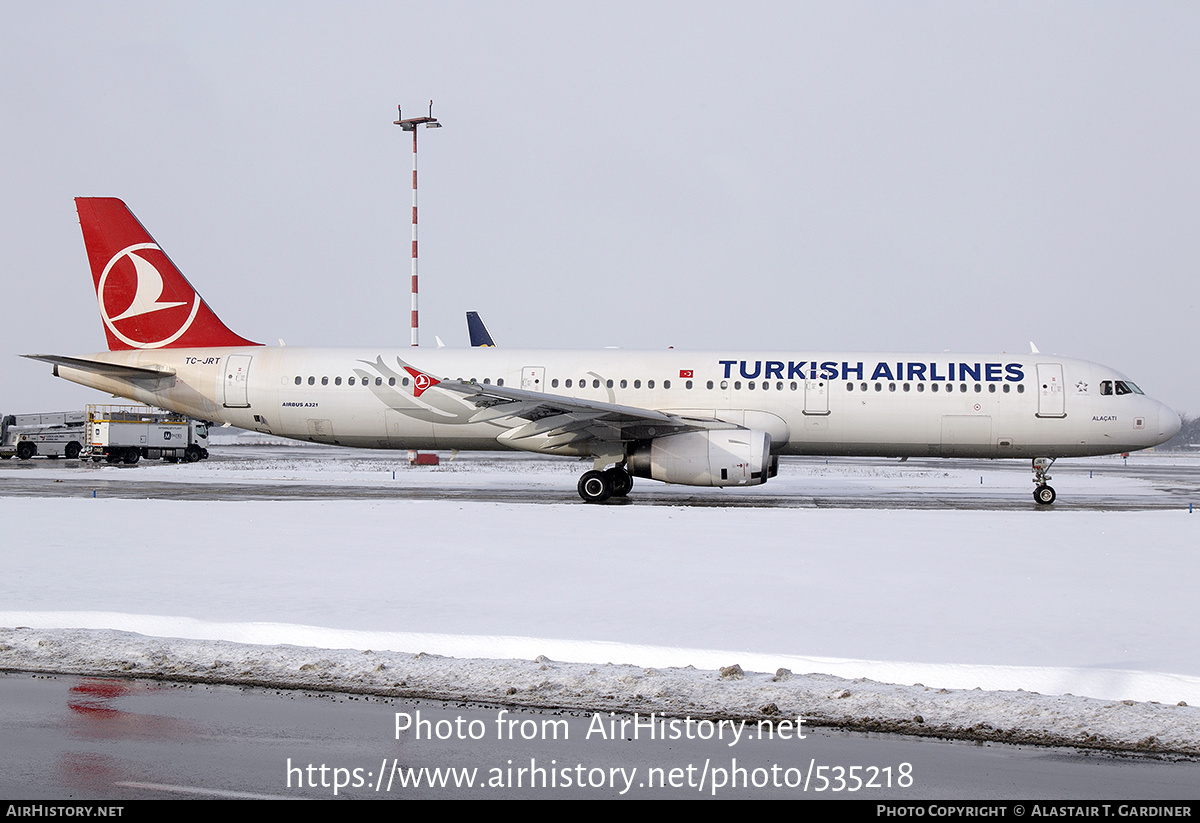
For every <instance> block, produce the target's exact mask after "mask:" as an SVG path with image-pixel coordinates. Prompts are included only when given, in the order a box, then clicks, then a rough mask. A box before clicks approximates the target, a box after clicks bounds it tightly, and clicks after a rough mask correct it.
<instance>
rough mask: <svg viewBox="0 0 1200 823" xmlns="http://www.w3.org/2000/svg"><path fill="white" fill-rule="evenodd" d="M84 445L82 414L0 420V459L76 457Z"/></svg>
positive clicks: (61, 413) (56, 413)
mask: <svg viewBox="0 0 1200 823" xmlns="http://www.w3.org/2000/svg"><path fill="white" fill-rule="evenodd" d="M86 443H87V414H86V412H82V411H68V412H45V413H42V414H8V415H5V416H4V417H3V418H0V458H3V459H5V460H8V459H9V458H10V457H13V456H16V457H19V458H20V459H22V460H28V459H30V458H31V457H50V458H58V457H65V458H67V459H68V460H74V459H75V458H77V457H79V454H80V452H82V451H83V447H84V445H85V444H86Z"/></svg>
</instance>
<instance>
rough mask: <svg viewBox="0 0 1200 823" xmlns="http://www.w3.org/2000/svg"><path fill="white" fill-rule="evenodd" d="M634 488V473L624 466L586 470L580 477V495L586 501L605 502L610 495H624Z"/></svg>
mask: <svg viewBox="0 0 1200 823" xmlns="http://www.w3.org/2000/svg"><path fill="white" fill-rule="evenodd" d="M632 488H633V475H632V474H630V473H629V472H628V471H627V470H626V469H625V467H624V466H613V467H612V468H611V469H605V470H604V471H595V470H593V471H590V472H584V473H583V477H581V478H579V496H580V497H582V498H583V502H585V503H603V502H604V501H605V500H607V499H608V498H610V497H624V496H626V495H627V494H629V492H630V490H631V489H632Z"/></svg>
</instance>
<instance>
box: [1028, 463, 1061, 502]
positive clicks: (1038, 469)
mask: <svg viewBox="0 0 1200 823" xmlns="http://www.w3.org/2000/svg"><path fill="white" fill-rule="evenodd" d="M1054 460H1055V458H1053V457H1035V458H1033V482H1034V484H1035V485H1036V488H1035V489H1034V490H1033V499H1034V500H1036V501H1037V502H1038V503H1040V504H1041V505H1043V506H1049V505H1050V504H1051V503H1053V502H1054V498H1055V497H1057V496H1058V495H1056V494H1055V493H1054V489H1052V488H1050V486H1049V485H1047V483H1046V481H1047V480H1049V479H1050V474H1049V472H1050V467H1051V466H1053V465H1054Z"/></svg>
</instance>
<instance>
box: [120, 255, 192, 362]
mask: <svg viewBox="0 0 1200 823" xmlns="http://www.w3.org/2000/svg"><path fill="white" fill-rule="evenodd" d="M159 266H166V267H168V269H173V268H174V267H173V266H172V264H171V262H170V261H169V260H168V259H167V256H166V255H165V254H164V253H163V251H162V249H160V248H159V247H158V244H157V243H135V244H134V245H132V246H128V247H126V248H124V249H122V250H121V251H119V252H117V253H116V254H114V255H113V257H112V259H111V260H109V261H108V265H106V266H105V267H104V272H103V273H102V274H101V275H100V282H99V283H98V284H97V286H96V299H97V300H98V301H99V303H100V317H101V318H103V320H104V325H105V326H107V327H108V330H109V331H110V332H112V333H113V335H114V336H116V338H117V339H118V340H120V341H121V342H122V343H125V344H126V345H128V346H132V347H133V348H135V349H157V348H161V347H162V346H169V345H171V344H172V343H174V342H175V341H176V340H178V339H179V338H180V337H182V336H183V333H184V332H186V331H187V330H188V329H189V328H190V327H191V325H192V322H193V321H195V319H196V312H198V311H199V310H200V295H198V294H196V293H195V292H194V291H192V290H191V289H190V288H189V289H188V294H178V295H177V294H167V295H164V294H163V292H164V291H165V290H166V286H165V284H164V282H163V276H162V272H161V271H160V270H159ZM172 280H173V281H175V282H179V281H181V280H182V278H172ZM172 291H174V289H172ZM179 297H182V298H184V299H182V300H179V299H173V298H179Z"/></svg>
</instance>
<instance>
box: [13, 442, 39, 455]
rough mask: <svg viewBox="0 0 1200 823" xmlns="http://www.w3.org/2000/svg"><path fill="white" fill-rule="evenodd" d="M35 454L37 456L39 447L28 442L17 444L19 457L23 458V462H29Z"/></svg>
mask: <svg viewBox="0 0 1200 823" xmlns="http://www.w3.org/2000/svg"><path fill="white" fill-rule="evenodd" d="M35 454H37V446H35V445H33V444H32V443H30V442H29V441H28V440H26V441H25V442H23V443H18V444H17V457H19V458H21V459H22V460H28V459H29V458H31V457H33V456H34V455H35Z"/></svg>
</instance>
